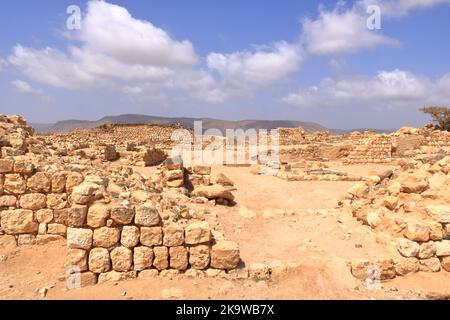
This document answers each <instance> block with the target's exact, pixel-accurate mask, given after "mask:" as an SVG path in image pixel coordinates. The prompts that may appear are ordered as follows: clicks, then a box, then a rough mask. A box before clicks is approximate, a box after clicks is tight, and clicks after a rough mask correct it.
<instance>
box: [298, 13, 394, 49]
mask: <svg viewBox="0 0 450 320" xmlns="http://www.w3.org/2000/svg"><path fill="white" fill-rule="evenodd" d="M367 18H368V15H365V14H364V13H363V12H362V11H361V10H358V9H357V8H356V7H353V8H351V9H345V8H342V7H341V6H339V5H338V6H337V7H336V8H335V9H334V10H332V11H325V10H320V13H319V17H318V18H317V19H316V20H310V19H304V20H303V32H302V40H303V42H304V43H305V45H306V48H307V50H308V52H310V53H312V54H319V55H325V54H337V53H354V52H357V51H360V50H364V49H370V48H373V47H376V46H379V45H395V44H397V43H398V42H397V41H396V40H394V39H391V38H389V37H386V36H384V35H382V34H381V33H380V32H378V31H374V30H370V29H369V28H367Z"/></svg>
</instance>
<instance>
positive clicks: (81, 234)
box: [67, 228, 93, 250]
mask: <svg viewBox="0 0 450 320" xmlns="http://www.w3.org/2000/svg"><path fill="white" fill-rule="evenodd" d="M92 234H93V232H92V230H90V229H79V228H68V229H67V245H68V246H69V248H70V249H84V250H89V249H90V248H91V247H92Z"/></svg>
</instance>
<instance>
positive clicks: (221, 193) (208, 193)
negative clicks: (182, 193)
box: [192, 185, 234, 201]
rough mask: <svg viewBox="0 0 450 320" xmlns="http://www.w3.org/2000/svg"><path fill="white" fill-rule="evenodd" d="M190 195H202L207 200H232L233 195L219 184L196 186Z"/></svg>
mask: <svg viewBox="0 0 450 320" xmlns="http://www.w3.org/2000/svg"><path fill="white" fill-rule="evenodd" d="M192 196H194V197H204V198H207V199H209V200H212V199H220V198H221V199H226V200H230V201H233V200H234V196H233V194H232V193H231V191H229V190H227V189H225V187H223V186H221V185H213V186H198V187H197V188H195V189H194V191H192Z"/></svg>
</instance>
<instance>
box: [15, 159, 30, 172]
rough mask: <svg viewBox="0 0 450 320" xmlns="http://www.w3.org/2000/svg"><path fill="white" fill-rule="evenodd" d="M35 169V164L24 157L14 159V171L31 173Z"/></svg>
mask: <svg viewBox="0 0 450 320" xmlns="http://www.w3.org/2000/svg"><path fill="white" fill-rule="evenodd" d="M33 171H34V165H33V164H32V163H31V162H28V161H27V160H24V159H16V160H15V161H14V173H20V174H26V175H31V174H32V173H33Z"/></svg>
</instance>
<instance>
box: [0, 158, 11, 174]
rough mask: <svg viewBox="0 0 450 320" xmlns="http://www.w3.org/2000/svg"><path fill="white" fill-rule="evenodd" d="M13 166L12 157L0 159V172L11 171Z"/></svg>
mask: <svg viewBox="0 0 450 320" xmlns="http://www.w3.org/2000/svg"><path fill="white" fill-rule="evenodd" d="M13 168H14V160H13V159H0V173H11V172H13Z"/></svg>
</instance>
